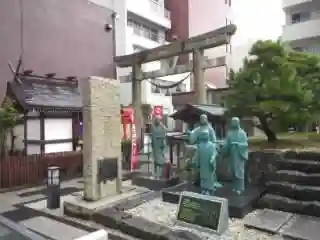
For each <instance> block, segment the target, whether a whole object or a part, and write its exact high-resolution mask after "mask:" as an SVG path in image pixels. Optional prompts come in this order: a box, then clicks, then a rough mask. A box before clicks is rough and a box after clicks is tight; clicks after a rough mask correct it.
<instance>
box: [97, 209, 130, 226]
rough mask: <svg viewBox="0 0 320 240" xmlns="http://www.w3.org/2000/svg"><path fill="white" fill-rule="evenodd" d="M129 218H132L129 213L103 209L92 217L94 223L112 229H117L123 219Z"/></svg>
mask: <svg viewBox="0 0 320 240" xmlns="http://www.w3.org/2000/svg"><path fill="white" fill-rule="evenodd" d="M130 218H132V215H131V214H130V213H127V212H123V211H118V210H117V209H115V208H105V209H103V210H100V211H98V212H96V213H94V214H93V216H92V220H93V221H94V222H96V223H99V224H101V225H103V226H105V227H108V228H113V229H118V228H119V227H120V225H121V224H122V221H123V220H124V219H130Z"/></svg>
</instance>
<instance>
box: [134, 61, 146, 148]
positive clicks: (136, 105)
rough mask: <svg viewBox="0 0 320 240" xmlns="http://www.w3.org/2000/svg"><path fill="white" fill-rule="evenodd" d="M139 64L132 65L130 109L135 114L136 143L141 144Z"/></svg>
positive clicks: (141, 118) (141, 119)
mask: <svg viewBox="0 0 320 240" xmlns="http://www.w3.org/2000/svg"><path fill="white" fill-rule="evenodd" d="M141 65H142V64H141V63H137V62H135V63H134V64H133V65H132V86H131V87H132V107H133V109H134V112H135V125H136V131H137V138H138V142H139V143H141V141H142V139H141V132H142V122H143V116H142V109H141V105H142V81H141V80H140V79H141V75H142V68H141Z"/></svg>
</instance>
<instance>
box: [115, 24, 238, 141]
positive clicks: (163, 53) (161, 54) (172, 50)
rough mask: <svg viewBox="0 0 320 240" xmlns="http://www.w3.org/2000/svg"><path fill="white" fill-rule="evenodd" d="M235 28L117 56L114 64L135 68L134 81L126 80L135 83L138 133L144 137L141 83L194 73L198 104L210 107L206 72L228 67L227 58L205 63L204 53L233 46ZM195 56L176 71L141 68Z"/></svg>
mask: <svg viewBox="0 0 320 240" xmlns="http://www.w3.org/2000/svg"><path fill="white" fill-rule="evenodd" d="M236 29H237V28H236V26H235V25H234V24H230V25H227V26H225V27H221V28H218V29H215V30H213V31H210V32H207V33H204V34H201V35H198V36H195V37H191V38H189V39H187V40H176V41H174V42H172V43H169V44H166V45H162V46H160V47H156V48H153V49H148V50H144V51H141V52H137V53H133V54H129V55H124V56H117V57H115V58H114V61H115V63H116V65H117V66H118V67H130V66H132V77H131V76H126V77H125V78H124V80H125V79H126V80H132V105H133V107H134V109H135V113H136V121H137V123H136V125H137V130H138V131H137V133H138V136H140V134H139V133H141V131H139V129H141V123H142V112H141V104H142V97H141V88H142V86H141V81H142V80H143V79H148V78H155V77H163V76H167V75H173V74H177V73H183V72H188V71H193V75H194V76H193V77H194V90H195V95H196V103H197V104H205V103H206V90H205V82H204V71H205V69H206V68H212V67H218V66H223V65H225V64H226V59H225V57H220V58H216V59H209V60H207V59H205V57H204V50H205V49H209V48H214V47H218V46H221V45H225V44H229V43H230V41H231V37H232V36H233V35H234V34H235V32H236ZM191 52H192V54H193V58H192V59H193V61H192V62H190V63H189V64H186V65H181V66H176V67H175V68H174V69H161V70H158V71H152V72H142V69H141V65H142V64H143V63H147V62H152V61H157V60H161V59H166V58H170V57H173V56H178V55H181V54H185V53H191Z"/></svg>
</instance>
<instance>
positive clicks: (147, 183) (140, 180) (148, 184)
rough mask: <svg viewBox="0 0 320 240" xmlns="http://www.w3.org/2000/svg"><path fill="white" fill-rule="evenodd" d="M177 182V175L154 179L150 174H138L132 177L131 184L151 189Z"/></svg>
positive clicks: (165, 186) (154, 189) (159, 188)
mask: <svg viewBox="0 0 320 240" xmlns="http://www.w3.org/2000/svg"><path fill="white" fill-rule="evenodd" d="M178 183H179V177H178V176H172V177H171V178H169V179H164V178H161V179H156V178H154V177H152V176H145V175H138V176H135V177H133V178H132V184H133V185H137V186H140V187H145V188H148V189H150V190H153V191H158V190H161V189H164V188H169V187H172V186H175V185H177V184H178Z"/></svg>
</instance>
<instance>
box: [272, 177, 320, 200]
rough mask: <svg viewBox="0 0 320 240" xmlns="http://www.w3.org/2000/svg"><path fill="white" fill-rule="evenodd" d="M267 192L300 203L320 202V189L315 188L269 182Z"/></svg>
mask: <svg viewBox="0 0 320 240" xmlns="http://www.w3.org/2000/svg"><path fill="white" fill-rule="evenodd" d="M267 191H268V192H269V193H273V194H277V195H281V196H284V197H288V198H293V199H296V200H301V201H315V200H316V201H320V187H317V186H308V185H297V184H294V183H288V182H275V181H271V182H268V183H267Z"/></svg>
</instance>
